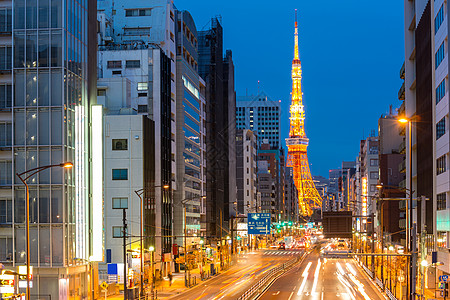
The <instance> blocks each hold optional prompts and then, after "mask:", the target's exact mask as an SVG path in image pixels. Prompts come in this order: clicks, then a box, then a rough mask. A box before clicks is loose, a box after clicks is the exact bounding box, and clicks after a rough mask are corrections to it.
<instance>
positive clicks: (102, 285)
mask: <svg viewBox="0 0 450 300" xmlns="http://www.w3.org/2000/svg"><path fill="white" fill-rule="evenodd" d="M108 286H109V284H107V283H106V281H103V282H102V284H100V287H101V288H102V289H104V290H106V289H107V288H108Z"/></svg>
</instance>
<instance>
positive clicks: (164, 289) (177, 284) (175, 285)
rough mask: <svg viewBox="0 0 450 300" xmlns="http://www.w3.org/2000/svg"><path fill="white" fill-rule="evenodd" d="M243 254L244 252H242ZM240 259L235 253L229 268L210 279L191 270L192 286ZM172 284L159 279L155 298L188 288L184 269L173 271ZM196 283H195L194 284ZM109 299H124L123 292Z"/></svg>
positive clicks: (168, 295) (165, 296)
mask: <svg viewBox="0 0 450 300" xmlns="http://www.w3.org/2000/svg"><path fill="white" fill-rule="evenodd" d="M241 254H242V253H241ZM237 259H238V255H235V256H234V257H233V258H232V263H231V266H230V267H229V268H227V269H224V270H222V271H219V272H218V273H217V274H216V275H214V276H210V277H209V278H208V279H206V280H204V281H201V279H200V270H199V269H194V270H191V271H190V272H189V273H190V275H191V276H190V277H191V288H192V287H195V286H197V285H198V284H199V283H203V282H205V281H208V280H209V279H212V278H216V277H217V276H220V275H221V274H223V273H224V272H227V271H229V270H230V269H231V268H232V267H233V266H235V263H236V260H237ZM172 276H173V277H172V284H170V280H169V278H168V277H164V278H163V279H162V280H158V281H157V282H156V287H155V290H154V294H155V299H156V296H157V299H168V298H171V297H173V296H176V295H178V294H181V293H183V292H185V291H187V290H188V289H187V288H186V287H185V283H184V280H185V279H184V278H185V273H184V271H181V272H180V273H172ZM194 283H195V284H194ZM147 292H148V299H151V289H150V287H149V288H148V290H147ZM102 296H103V294H102V293H101V294H100V298H101V299H103V297H102ZM107 299H108V300H115V299H123V293H120V294H115V295H111V296H108V297H107Z"/></svg>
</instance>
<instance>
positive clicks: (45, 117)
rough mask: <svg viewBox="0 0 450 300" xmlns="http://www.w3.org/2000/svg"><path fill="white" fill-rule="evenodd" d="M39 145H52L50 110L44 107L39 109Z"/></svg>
mask: <svg viewBox="0 0 450 300" xmlns="http://www.w3.org/2000/svg"><path fill="white" fill-rule="evenodd" d="M39 145H50V111H49V110H48V109H42V108H41V109H39ZM41 165H42V163H41Z"/></svg>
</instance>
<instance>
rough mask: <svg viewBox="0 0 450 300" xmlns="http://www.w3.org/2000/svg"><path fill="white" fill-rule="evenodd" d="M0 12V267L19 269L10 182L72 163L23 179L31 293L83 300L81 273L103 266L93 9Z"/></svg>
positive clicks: (31, 4) (18, 214)
mask: <svg viewBox="0 0 450 300" xmlns="http://www.w3.org/2000/svg"><path fill="white" fill-rule="evenodd" d="M0 6H1V8H0V24H1V28H0V31H1V33H2V38H1V40H0V61H1V62H0V70H1V74H0V141H1V142H0V157H1V158H0V170H1V171H0V185H1V186H2V188H1V189H0V210H1V211H4V212H5V214H4V215H3V216H2V217H0V227H1V229H0V263H2V264H4V265H5V268H6V269H12V270H16V268H17V267H18V266H20V265H25V262H26V255H27V254H26V252H27V251H26V234H25V220H26V212H25V207H26V205H25V198H26V193H25V187H24V185H23V183H22V182H21V181H20V180H19V178H18V177H17V176H15V175H14V174H16V173H22V172H25V171H27V170H30V169H33V168H37V167H42V166H46V165H55V164H56V165H59V164H60V163H62V162H65V161H69V162H72V163H73V168H72V169H69V170H63V169H62V168H60V167H52V168H50V169H46V170H43V171H42V172H40V173H39V174H36V175H34V176H32V177H31V178H29V179H28V180H27V183H28V185H29V188H30V189H29V190H30V223H31V225H30V239H29V242H30V250H31V253H30V255H29V258H30V262H31V265H32V267H33V274H34V275H33V280H32V281H33V286H32V288H31V294H33V295H50V296H51V297H53V298H55V299H56V298H58V297H59V299H68V298H69V296H70V295H69V294H68V291H69V290H70V292H71V295H76V296H78V297H88V296H91V292H92V293H94V292H95V289H94V282H93V280H91V277H90V276H89V274H90V272H94V273H96V268H95V261H101V260H102V259H103V245H102V243H101V241H102V231H101V228H102V220H101V219H94V216H95V215H102V208H101V203H102V201H103V195H102V191H101V178H102V170H101V169H99V168H97V167H96V164H99V165H100V166H101V161H102V157H101V153H99V152H98V148H97V145H95V143H92V140H91V137H93V136H96V135H97V134H98V132H99V131H100V132H101V125H99V124H97V123H96V122H95V116H93V113H97V111H98V110H97V109H96V108H95V106H94V105H95V104H96V76H95V74H96V70H95V66H96V55H95V51H96V36H95V34H96V25H97V24H96V20H95V19H96V18H95V12H96V1H95V0H94V1H89V2H88V1H83V2H79V1H72V0H69V1H60V0H55V1H52V2H51V3H50V2H49V1H42V2H39V3H37V2H36V1H18V0H16V1H1V3H0ZM73 20H83V21H82V22H73ZM91 122H93V123H92V127H91V126H90V124H91ZM93 172H94V173H93ZM29 174H30V173H28V175H29ZM90 261H92V263H89V262H90ZM44 274H45V275H44ZM18 290H19V292H21V293H22V292H25V288H19V289H18Z"/></svg>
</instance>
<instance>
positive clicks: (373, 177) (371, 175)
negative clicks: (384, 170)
mask: <svg viewBox="0 0 450 300" xmlns="http://www.w3.org/2000/svg"><path fill="white" fill-rule="evenodd" d="M370 179H378V172H370Z"/></svg>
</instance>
